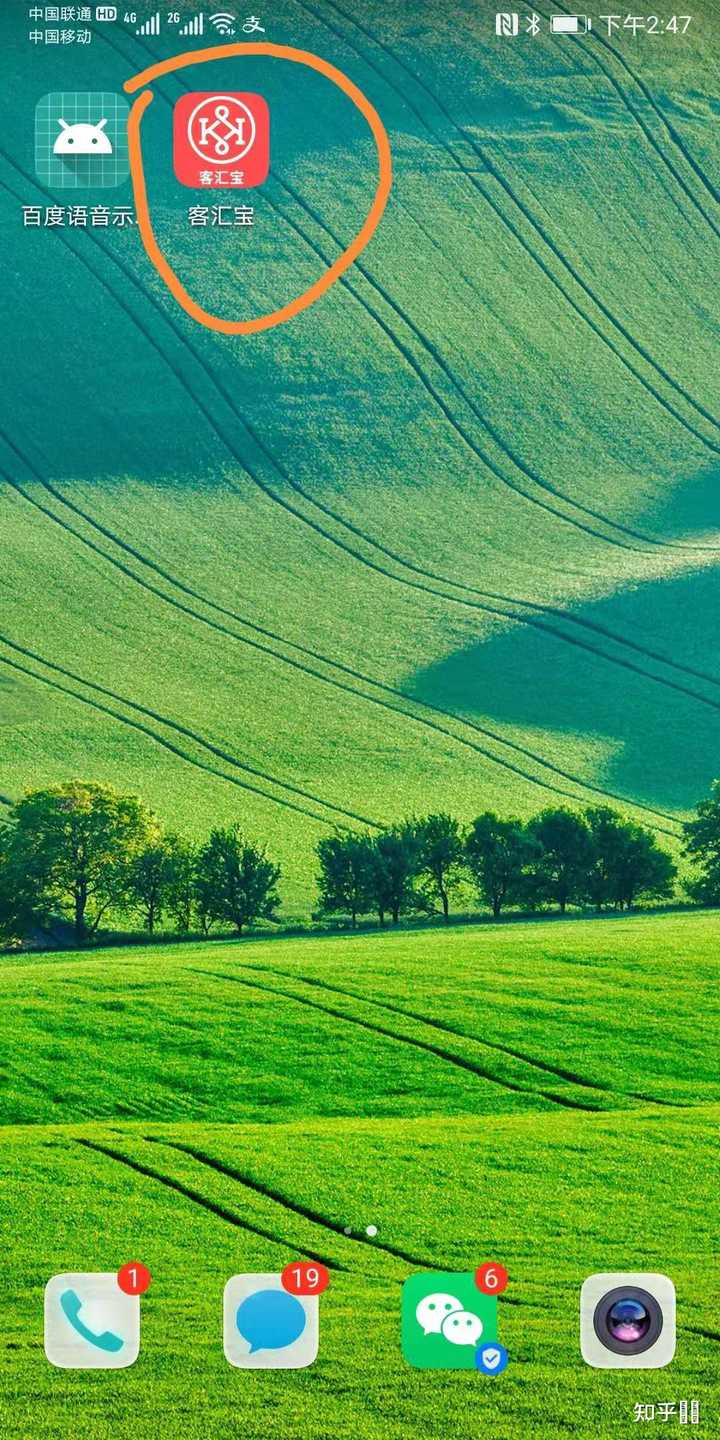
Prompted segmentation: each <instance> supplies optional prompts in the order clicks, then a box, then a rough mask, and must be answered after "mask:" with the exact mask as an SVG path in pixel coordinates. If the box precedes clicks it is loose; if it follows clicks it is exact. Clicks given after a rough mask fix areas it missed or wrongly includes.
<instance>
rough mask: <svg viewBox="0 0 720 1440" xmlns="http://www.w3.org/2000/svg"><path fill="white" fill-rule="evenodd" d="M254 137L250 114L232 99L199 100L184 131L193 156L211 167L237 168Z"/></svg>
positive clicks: (223, 96) (253, 126)
mask: <svg viewBox="0 0 720 1440" xmlns="http://www.w3.org/2000/svg"><path fill="white" fill-rule="evenodd" d="M255 133H256V128H255V119H254V116H253V113H252V111H251V110H249V109H248V107H247V105H245V104H244V103H243V101H242V100H238V98H237V96H235V95H213V96H212V98H211V99H210V100H201V101H200V104H199V105H196V106H195V109H194V110H193V112H192V114H191V116H190V119H189V120H188V127H187V136H188V140H189V141H190V144H191V145H192V148H193V150H194V151H195V154H196V155H199V157H200V159H201V160H207V161H209V162H210V163H211V164H213V165H237V164H238V163H239V161H240V160H242V159H243V157H244V156H245V155H247V153H248V150H250V149H252V146H253V145H254V143H255Z"/></svg>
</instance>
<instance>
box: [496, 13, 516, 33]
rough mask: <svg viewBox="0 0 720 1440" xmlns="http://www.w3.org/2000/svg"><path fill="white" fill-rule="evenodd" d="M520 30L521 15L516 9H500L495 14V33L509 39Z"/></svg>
mask: <svg viewBox="0 0 720 1440" xmlns="http://www.w3.org/2000/svg"><path fill="white" fill-rule="evenodd" d="M519 32H520V16H519V15H518V14H517V13H516V11H514V10H513V11H511V10H499V11H498V13H497V15H496V16H495V34H496V35H502V36H503V37H505V38H507V39H509V38H511V37H512V36H514V35H518V34H519Z"/></svg>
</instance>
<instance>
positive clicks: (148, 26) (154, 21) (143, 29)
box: [135, 10, 160, 35]
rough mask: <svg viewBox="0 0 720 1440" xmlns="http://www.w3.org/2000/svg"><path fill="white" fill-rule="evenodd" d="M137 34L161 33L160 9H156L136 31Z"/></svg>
mask: <svg viewBox="0 0 720 1440" xmlns="http://www.w3.org/2000/svg"><path fill="white" fill-rule="evenodd" d="M135 34H136V35H159V34H160V11H159V10H156V11H155V14H154V15H151V16H150V19H149V20H145V21H144V23H143V24H142V25H139V26H138V28H137V30H136V31H135Z"/></svg>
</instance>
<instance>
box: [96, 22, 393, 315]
mask: <svg viewBox="0 0 720 1440" xmlns="http://www.w3.org/2000/svg"><path fill="white" fill-rule="evenodd" d="M230 55H270V56H272V57H273V58H274V59H276V60H292V61H294V62H295V63H296V64H298V65H307V66H308V68H309V69H311V70H318V71H319V72H320V74H321V75H325V76H326V77H327V79H328V80H331V81H332V82H333V84H334V85H337V86H338V88H339V89H340V90H342V91H343V93H344V94H345V95H347V96H348V98H349V99H350V100H352V102H353V104H354V105H355V106H356V107H357V109H358V110H359V111H360V113H361V115H362V116H363V117H364V119H365V120H366V121H367V123H368V125H369V127H370V130H371V132H372V135H373V139H374V141H375V144H376V146H377V153H378V170H379V176H378V184H377V189H376V191H375V196H374V198H373V202H372V205H371V206H370V209H369V211H368V214H367V218H366V220H365V223H364V224H363V225H362V227H361V229H360V230H358V233H357V235H356V236H355V238H354V240H352V241H351V243H350V244H349V245H348V247H347V249H346V250H344V251H343V253H342V255H339V256H338V258H337V260H335V262H334V263H333V264H332V265H330V266H329V267H328V269H327V270H326V271H325V272H324V274H323V275H321V276H320V279H319V280H316V281H315V282H314V284H313V285H310V286H309V288H308V289H307V290H304V291H303V293H302V295H297V296H296V297H295V299H294V300H289V301H288V303H287V304H286V305H282V306H281V307H280V309H279V310H272V311H270V312H269V313H268V314H267V315H259V316H257V318H256V319H254V320H224V319H223V318H222V317H221V316H219V315H211V314H210V312H209V311H208V310H204V309H203V307H202V305H198V303H197V301H195V300H193V299H192V296H190V295H188V292H187V290H186V289H185V287H184V285H182V284H181V282H180V280H179V279H178V277H177V275H176V274H175V271H174V270H173V268H172V266H171V265H170V262H169V261H168V260H167V259H166V257H165V255H164V253H163V251H162V250H161V249H160V246H159V245H158V242H157V240H156V238H155V232H154V230H153V227H152V221H151V219H150V206H149V204H148V197H147V186H146V184H145V170H144V167H143V159H142V141H141V138H140V131H141V124H142V118H143V115H144V114H145V111H146V110H147V108H148V106H149V105H150V103H151V101H152V99H153V92H152V90H145V91H144V93H143V94H142V95H139V96H138V98H137V100H136V101H135V103H134V105H133V107H132V109H131V111H130V115H129V118H128V147H129V154H130V174H131V176H132V184H133V191H134V194H135V209H136V212H137V221H138V229H139V231H140V238H141V240H142V243H143V245H144V247H145V253H146V255H147V257H148V259H149V260H150V261H151V263H152V264H153V265H154V266H155V269H156V270H157V272H158V275H159V276H160V278H161V279H162V280H164V282H165V284H166V285H167V287H168V290H169V291H170V293H171V294H172V295H173V296H174V297H175V299H176V300H177V302H178V304H179V305H181V306H182V308H183V310H185V311H186V312H187V314H188V315H190V316H192V318H193V320H197V321H198V323H199V324H200V325H206V326H207V328H208V329H209V330H218V331H220V333H221V334H223V335H255V334H257V333H258V331H260V330H271V329H272V327H273V326H274V325H282V324H283V323H284V322H285V321H286V320H291V319H292V318H293V316H294V315H299V314H300V313H301V312H302V311H303V310H307V309H308V307H309V306H310V305H313V304H314V303H315V301H316V300H319V299H320V296H321V295H324V294H325V293H326V291H327V290H329V289H330V287H331V285H334V284H335V281H336V280H339V279H340V276H341V275H343V274H344V273H345V271H346V270H348V269H349V268H350V266H351V265H352V264H353V263H354V262H355V260H357V258H358V255H361V254H362V252H363V250H364V249H365V246H366V245H367V244H368V242H369V241H370V240H371V239H372V237H373V235H374V234H375V231H376V230H377V227H378V225H379V224H380V221H381V219H382V216H383V213H384V210H385V206H386V205H387V201H388V196H389V194H390V187H391V185H392V157H391V154H390V141H389V139H388V135H387V131H386V129H385V126H384V125H383V123H382V120H381V119H380V116H379V115H378V113H377V110H376V109H375V107H374V105H371V104H370V101H369V100H368V99H367V96H365V95H364V94H363V92H362V90H360V89H359V88H358V86H357V85H355V84H354V83H353V81H352V80H350V79H349V78H348V76H347V75H345V74H344V73H343V71H342V70H338V69H337V68H336V66H335V65H331V64H330V62H329V61H328V60H323V59H322V58H321V57H320V56H319V55H313V54H312V52H311V51H310V50H296V49H295V47H294V46H291V45H271V44H266V43H257V44H250V45H244V44H237V45H216V46H210V47H209V48H208V49H206V50H189V51H186V52H185V53H184V54H183V55H173V56H171V57H170V59H169V60H159V61H158V63H157V64H156V65H149V66H148V67H147V69H145V70H141V71H140V72H139V74H137V75H133V76H132V78H131V79H130V80H126V81H125V85H124V87H123V88H124V89H125V90H126V91H127V93H128V95H132V94H134V93H135V91H136V90H140V89H141V87H142V86H143V85H149V84H150V83H151V81H153V80H156V79H158V77H159V76H160V75H167V74H169V73H170V72H171V71H173V70H183V69H185V67H186V66H187V65H202V64H204V63H205V61H206V60H223V59H226V58H227V57H228V56H230Z"/></svg>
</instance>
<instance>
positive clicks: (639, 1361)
mask: <svg viewBox="0 0 720 1440" xmlns="http://www.w3.org/2000/svg"><path fill="white" fill-rule="evenodd" d="M580 1349H581V1352H582V1357H583V1360H584V1361H585V1364H586V1365H592V1366H593V1367H594V1368H595V1369H596V1370H659V1369H661V1367H662V1366H663V1365H669V1364H670V1361H671V1360H672V1358H673V1356H674V1354H675V1287H674V1285H673V1283H672V1280H669V1279H668V1277H667V1275H653V1274H647V1273H644V1272H640V1273H635V1274H628V1275H623V1274H616V1273H615V1272H611V1273H609V1274H605V1275H590V1276H589V1277H588V1279H587V1280H586V1281H585V1282H584V1284H583V1287H582V1291H581V1293H580Z"/></svg>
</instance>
